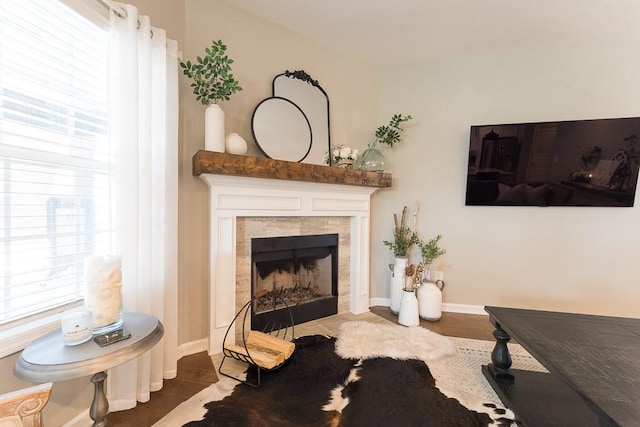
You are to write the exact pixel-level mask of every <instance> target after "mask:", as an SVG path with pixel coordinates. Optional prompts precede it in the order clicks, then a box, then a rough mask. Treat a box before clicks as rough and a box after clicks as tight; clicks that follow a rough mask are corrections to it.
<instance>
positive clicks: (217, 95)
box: [180, 40, 242, 105]
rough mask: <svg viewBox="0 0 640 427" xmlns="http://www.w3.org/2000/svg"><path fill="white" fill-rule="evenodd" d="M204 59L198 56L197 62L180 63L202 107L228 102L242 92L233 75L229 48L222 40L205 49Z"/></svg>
mask: <svg viewBox="0 0 640 427" xmlns="http://www.w3.org/2000/svg"><path fill="white" fill-rule="evenodd" d="M205 52H206V55H205V56H204V57H201V56H198V57H197V58H196V62H195V63H193V62H191V61H187V62H180V66H181V67H182V68H183V70H184V71H183V73H184V75H185V76H187V77H189V78H190V79H192V80H193V82H192V83H191V87H192V88H193V93H194V95H196V100H197V101H200V102H201V103H202V105H209V104H211V103H216V102H217V101H219V100H223V99H224V100H226V101H228V100H229V99H230V98H231V95H233V94H234V93H236V92H239V91H241V90H242V87H240V84H239V83H238V81H237V80H236V79H235V78H234V76H233V74H232V73H231V64H233V59H231V58H229V56H228V55H227V46H226V45H225V44H224V43H222V40H218V41H213V42H211V47H207V48H206V49H205Z"/></svg>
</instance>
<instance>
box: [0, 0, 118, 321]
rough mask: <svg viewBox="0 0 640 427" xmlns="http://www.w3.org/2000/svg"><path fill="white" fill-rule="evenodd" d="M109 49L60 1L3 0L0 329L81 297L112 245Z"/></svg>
mask: <svg viewBox="0 0 640 427" xmlns="http://www.w3.org/2000/svg"><path fill="white" fill-rule="evenodd" d="M107 48H108V40H107V32H106V30H105V29H104V28H102V27H100V26H97V25H96V24H94V23H92V22H90V21H88V20H86V19H84V18H83V17H81V16H80V15H78V14H76V13H75V12H73V11H72V10H71V9H69V8H67V7H66V6H64V5H63V4H61V3H60V2H59V1H58V0H2V1H0V175H1V176H0V187H1V190H0V222H1V223H2V225H1V226H0V227H1V228H0V329H2V328H3V325H4V328H6V327H9V326H11V325H12V324H15V321H17V320H19V319H24V318H29V317H30V316H33V315H34V314H37V313H44V312H47V311H49V310H52V309H56V308H57V309H58V310H60V307H63V306H65V305H67V304H69V303H73V302H75V301H79V300H81V299H82V297H83V260H84V258H85V257H86V256H87V255H89V254H91V253H94V252H96V253H110V252H112V250H113V246H112V245H113V241H114V209H113V199H114V198H113V190H114V177H113V170H112V169H113V167H112V165H113V158H112V154H111V149H110V146H109V139H108V132H107V120H108V119H107V95H106V91H107V80H106V70H107V53H108V51H107Z"/></svg>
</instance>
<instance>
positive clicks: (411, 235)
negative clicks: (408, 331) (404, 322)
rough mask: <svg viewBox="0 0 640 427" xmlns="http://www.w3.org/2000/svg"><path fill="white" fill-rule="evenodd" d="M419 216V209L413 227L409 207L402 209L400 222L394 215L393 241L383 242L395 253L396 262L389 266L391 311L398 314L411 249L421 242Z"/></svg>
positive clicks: (414, 217) (416, 211)
mask: <svg viewBox="0 0 640 427" xmlns="http://www.w3.org/2000/svg"><path fill="white" fill-rule="evenodd" d="M417 215H418V208H417V206H416V210H415V213H414V216H413V227H409V226H408V225H407V223H406V222H407V207H406V206H405V207H404V208H403V209H402V217H401V219H400V220H398V215H397V214H393V221H394V227H393V240H383V242H382V243H384V245H385V246H387V247H388V248H389V249H391V251H392V252H393V256H394V258H395V262H394V263H393V264H389V268H390V269H391V271H392V275H391V285H390V288H391V311H392V312H393V313H398V311H399V310H400V298H401V296H402V289H403V288H404V286H405V269H406V268H407V263H408V259H409V256H410V254H411V248H412V247H413V245H415V244H416V243H418V242H419V241H420V239H419V237H418V233H417V232H416V218H417Z"/></svg>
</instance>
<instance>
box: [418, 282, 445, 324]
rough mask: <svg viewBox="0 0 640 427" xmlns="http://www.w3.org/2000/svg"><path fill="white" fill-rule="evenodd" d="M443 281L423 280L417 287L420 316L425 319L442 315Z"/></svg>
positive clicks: (437, 318)
mask: <svg viewBox="0 0 640 427" xmlns="http://www.w3.org/2000/svg"><path fill="white" fill-rule="evenodd" d="M443 289H444V281H443V280H436V281H435V282H432V281H430V280H425V281H424V282H422V285H420V287H419V288H418V291H417V293H418V306H419V310H420V317H421V318H423V319H425V320H439V319H440V317H441V316H442V290H443Z"/></svg>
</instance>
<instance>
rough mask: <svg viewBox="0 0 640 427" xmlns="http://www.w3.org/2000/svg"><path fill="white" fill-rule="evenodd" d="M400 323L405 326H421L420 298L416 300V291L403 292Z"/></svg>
mask: <svg viewBox="0 0 640 427" xmlns="http://www.w3.org/2000/svg"><path fill="white" fill-rule="evenodd" d="M398 323H400V324H401V325H404V326H418V325H419V324H420V316H419V307H418V298H416V293H415V292H414V291H406V290H404V289H403V290H402V297H401V298H400V312H399V313H398Z"/></svg>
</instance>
